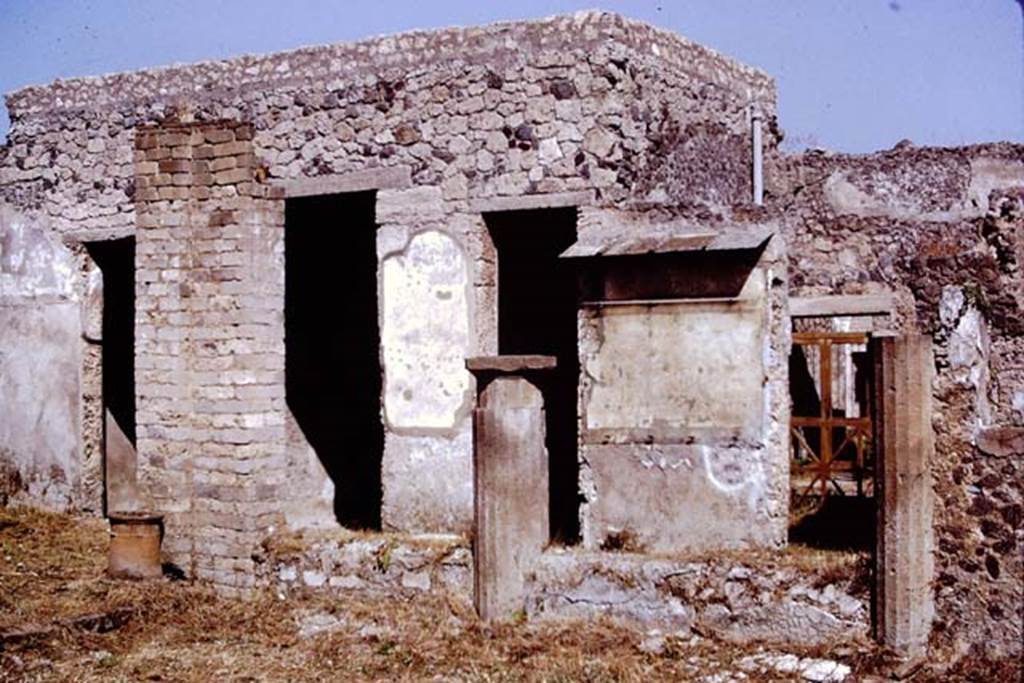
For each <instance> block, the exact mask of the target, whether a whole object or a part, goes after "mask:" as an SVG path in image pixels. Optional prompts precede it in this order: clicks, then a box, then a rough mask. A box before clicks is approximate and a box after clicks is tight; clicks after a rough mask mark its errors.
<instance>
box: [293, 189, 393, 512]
mask: <svg viewBox="0 0 1024 683" xmlns="http://www.w3.org/2000/svg"><path fill="white" fill-rule="evenodd" d="M375 203H376V194H375V193H374V192H353V193H346V194H336V195H324V196H315V197H300V198H295V199H289V200H287V202H286V203H285V306H284V310H285V396H286V401H287V403H288V408H289V409H290V410H291V412H292V414H293V415H294V417H295V420H296V422H297V423H298V425H299V428H300V429H301V430H302V432H303V434H304V435H305V438H306V440H307V442H308V443H309V445H310V447H312V448H313V450H314V451H315V452H316V455H317V457H318V458H319V460H320V462H321V463H322V465H323V467H324V470H325V471H326V472H327V475H328V476H329V477H330V478H331V480H332V481H333V482H334V487H335V494H334V513H335V516H336V518H337V520H338V522H340V523H341V524H342V525H344V526H347V527H350V528H358V529H379V528H380V514H381V462H382V458H383V453H384V426H383V423H382V421H381V405H380V401H381V382H382V380H381V366H380V327H379V323H378V319H377V243H376V235H377V226H376V223H375V220H374V207H375Z"/></svg>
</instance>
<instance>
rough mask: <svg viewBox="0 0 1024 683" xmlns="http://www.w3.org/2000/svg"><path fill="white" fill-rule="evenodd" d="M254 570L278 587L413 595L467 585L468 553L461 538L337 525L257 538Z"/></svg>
mask: <svg viewBox="0 0 1024 683" xmlns="http://www.w3.org/2000/svg"><path fill="white" fill-rule="evenodd" d="M263 551H264V554H263V555H262V557H260V560H261V562H260V564H259V570H258V573H259V574H260V576H261V578H262V580H263V582H265V583H268V584H270V585H271V586H274V587H275V588H277V589H278V590H279V591H280V592H281V593H284V594H293V593H301V592H303V591H307V590H329V591H333V592H338V593H345V592H350V591H355V592H360V593H376V594H382V593H385V594H392V595H416V594H422V593H426V592H442V593H443V592H448V593H453V594H459V595H462V596H465V597H466V598H467V599H468V597H469V595H470V593H471V591H472V589H473V569H472V566H473V557H472V555H471V553H470V550H469V547H468V544H467V543H466V542H465V541H464V540H463V539H461V538H459V537H455V536H450V537H445V536H438V537H419V538H416V537H402V536H392V535H385V534H374V535H362V534H350V533H346V532H343V531H339V532H324V533H322V534H319V535H317V536H313V537H310V536H282V537H277V538H272V539H270V540H268V541H267V542H266V543H264V544H263Z"/></svg>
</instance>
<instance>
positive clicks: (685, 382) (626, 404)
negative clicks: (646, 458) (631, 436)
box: [584, 304, 764, 440]
mask: <svg viewBox="0 0 1024 683" xmlns="http://www.w3.org/2000/svg"><path fill="white" fill-rule="evenodd" d="M592 324H595V325H597V326H599V327H600V331H599V332H596V334H590V335H587V336H588V338H590V339H591V340H593V339H594V338H598V339H600V340H601V341H600V342H599V343H598V344H596V345H594V351H593V353H587V354H586V355H585V356H584V363H585V371H586V375H587V377H588V378H589V380H590V394H589V396H588V397H587V398H586V402H585V405H584V416H585V426H586V428H587V429H588V430H624V429H628V430H632V431H635V430H636V429H637V428H641V429H651V430H653V431H664V430H669V431H679V430H682V431H684V432H685V431H692V430H694V429H697V430H700V429H714V430H716V431H718V430H721V431H728V432H730V433H733V434H735V435H736V436H740V437H743V438H748V439H752V440H757V439H760V438H761V435H762V420H763V407H762V406H763V401H764V391H763V386H764V351H763V346H764V339H763V338H764V312H763V309H762V307H761V306H760V305H753V306H745V305H734V306H733V305H729V306H724V307H719V306H707V305H698V306H693V305H688V304H682V305H676V304H662V305H658V306H654V307H646V308H644V307H641V306H622V307H616V308H614V309H611V308H609V309H606V310H604V311H602V313H601V315H600V316H599V317H597V318H596V319H594V320H593V321H592ZM588 346H589V345H588ZM654 348H656V349H658V351H657V352H651V349H654ZM638 354H639V355H638Z"/></svg>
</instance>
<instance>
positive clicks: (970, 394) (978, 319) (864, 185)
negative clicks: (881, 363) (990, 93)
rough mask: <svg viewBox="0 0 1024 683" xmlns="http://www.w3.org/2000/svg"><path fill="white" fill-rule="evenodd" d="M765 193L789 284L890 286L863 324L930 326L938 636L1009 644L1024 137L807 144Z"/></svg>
mask: <svg viewBox="0 0 1024 683" xmlns="http://www.w3.org/2000/svg"><path fill="white" fill-rule="evenodd" d="M768 190H769V199H770V201H771V203H772V204H773V205H774V206H775V207H777V208H778V209H779V211H780V213H781V215H782V217H783V220H784V221H785V223H786V225H787V239H788V241H789V248H790V254H791V259H790V265H791V283H790V291H791V294H793V295H795V296H802V295H813V294H839V293H843V294H870V293H876V292H892V293H893V294H894V295H895V299H896V313H895V315H894V316H893V317H892V320H882V321H877V322H875V323H874V324H875V325H881V326H882V327H883V328H891V329H894V330H896V331H900V330H903V331H907V332H910V331H918V332H925V333H927V334H930V335H932V336H933V337H934V339H935V353H936V358H935V363H936V370H937V374H936V380H935V383H934V399H935V411H936V412H935V416H934V421H933V423H934V428H935V436H936V441H935V447H936V455H935V459H934V462H933V463H932V475H933V478H934V482H935V494H936V507H935V517H934V520H935V521H934V523H935V539H936V545H937V556H936V558H935V560H936V562H935V579H934V588H935V595H936V601H937V604H936V608H937V614H936V620H935V624H934V637H935V639H936V642H937V643H939V644H942V645H952V646H954V647H956V648H957V649H961V650H962V648H965V647H967V645H968V644H970V643H975V644H977V645H978V646H979V647H983V648H984V649H985V651H986V652H988V653H989V654H992V655H999V654H1002V655H1006V654H1012V653H1019V652H1020V644H1021V642H1022V632H1021V628H1022V622H1024V560H1022V558H1024V553H1022V550H1021V549H1022V547H1024V523H1022V514H1021V511H1022V509H1024V508H1022V504H1024V490H1022V482H1024V459H1022V458H1024V452H1022V451H1024V448H1022V445H1021V434H1022V430H1024V409H1022V406H1024V328H1022V326H1021V320H1022V319H1024V317H1022V315H1021V307H1022V304H1024V278H1022V277H1021V271H1020V267H1021V258H1022V256H1024V148H1022V147H1021V146H1020V145H1010V144H994V145H980V146H976V147H966V148H958V149H928V148H923V149H918V148H914V147H912V146H903V147H899V148H897V149H894V150H891V151H887V152H879V153H877V154H872V155H865V156H846V155H832V154H824V153H814V152H812V153H807V154H804V155H800V156H796V157H790V158H785V159H782V160H780V161H779V162H778V164H777V165H776V166H775V167H774V168H771V169H770V172H769V175H768ZM870 327H871V326H870V325H869V329H870Z"/></svg>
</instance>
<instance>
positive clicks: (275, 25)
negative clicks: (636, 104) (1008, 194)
mask: <svg viewBox="0 0 1024 683" xmlns="http://www.w3.org/2000/svg"><path fill="white" fill-rule="evenodd" d="M595 6H597V7H600V8H601V9H607V10H610V11H615V12H619V13H621V14H624V15H627V16H630V17H633V18H636V19H642V20H645V21H648V22H650V23H653V24H656V25H657V26H660V27H663V28H667V29H670V30H673V31H676V32H677V33H680V34H682V35H685V36H687V37H688V38H691V39H693V40H696V41H698V42H701V43H704V44H705V45H708V46H711V47H713V48H715V49H717V50H719V51H721V52H724V53H726V54H728V55H731V56H733V57H735V58H737V59H739V60H741V61H744V62H746V63H748V64H752V65H754V66H757V67H760V68H762V69H764V70H765V71H767V72H768V73H770V74H772V75H773V76H775V78H776V79H777V81H778V85H779V115H780V120H781V124H782V127H783V129H784V130H785V131H786V136H787V139H786V141H785V143H784V144H785V146H786V147H787V148H789V149H801V148H804V147H807V146H820V147H826V148H829V149H834V150H840V151H850V152H864V151H871V150H874V149H881V148H887V147H891V146H892V145H893V144H895V143H896V142H898V141H900V140H902V139H905V138H909V139H911V140H913V141H914V142H915V143H916V144H919V145H923V144H938V145H955V144H965V143H972V142H981V141H989V140H1007V139H1008V140H1016V141H1024V30H1022V12H1021V5H1020V4H1019V2H1018V0H619V1H615V2H612V1H607V2H603V3H601V4H600V5H598V4H597V3H596V2H595V0H584V1H583V2H575V1H568V0H566V1H552V0H518V1H517V2H515V3H505V2H502V3H498V2H482V1H481V0H475V1H472V0H433V1H429V0H418V1H415V2H413V1H406V0H393V1H392V0H377V1H376V2H352V1H334V2H327V1H323V0H321V1H318V0H222V1H218V0H161V1H159V2H157V1H154V0H73V1H72V0H63V1H61V0H0V91H3V92H8V91H10V90H13V89H16V88H19V87H21V86H24V85H29V84H38V83H47V82H50V81H52V80H54V79H56V78H70V77H74V76H86V75H94V74H100V73H108V72H112V71H124V70H130V69H138V68H143V67H148V66H158V65H163V64H171V63H185V62H192V61H198V60H203V59H217V58H222V57H230V56H234V55H238V54H243V53H260V52H271V51H276V50H284V49H289V48H293V47H299V46H301V45H310V44H318V43H332V42H341V41H350V40H356V39H359V38H364V37H368V36H372V35H379V34H382V33H394V32H397V31H404V30H409V29H416V28H436V27H442V26H452V25H469V24H480V23H487V22H492V21H498V20H502V19H518V18H528V17H540V16H548V15H551V14H557V13H562V12H571V11H575V10H578V9H587V8H592V7H595ZM7 128H8V120H7V112H6V110H3V111H2V112H0V135H3V134H5V133H6V131H7Z"/></svg>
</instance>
